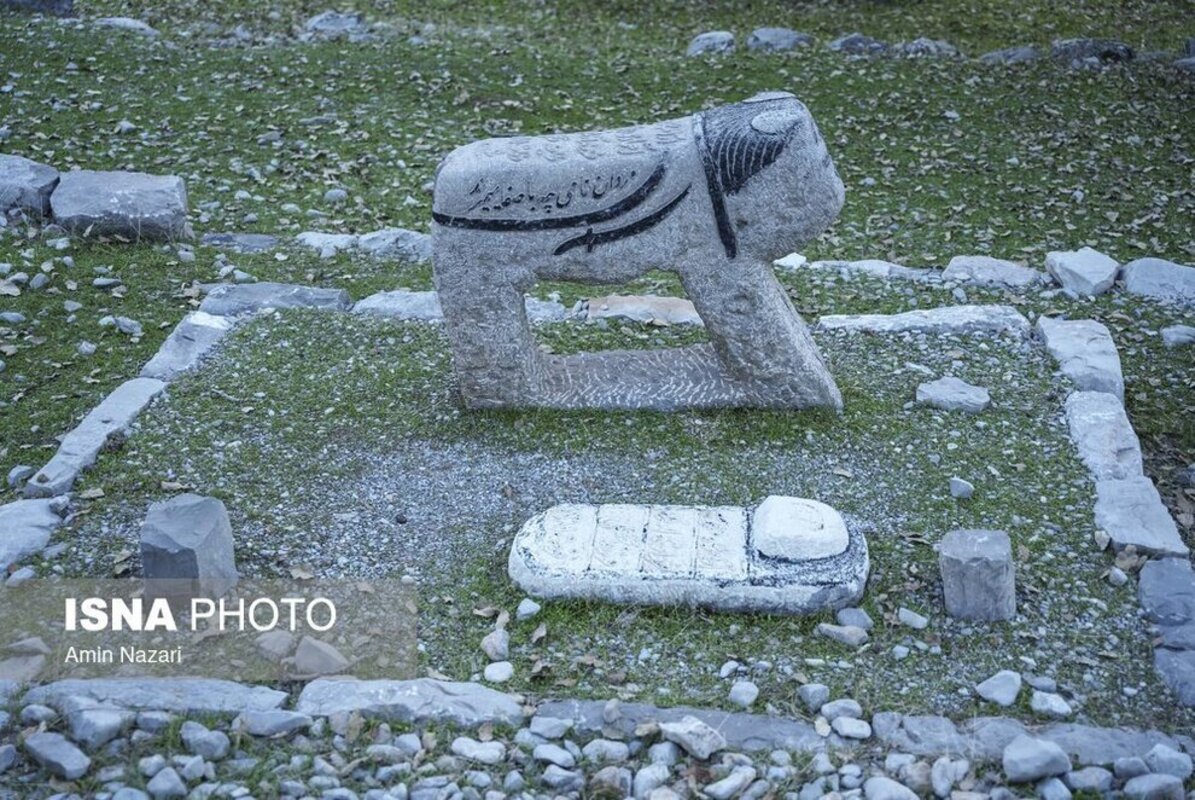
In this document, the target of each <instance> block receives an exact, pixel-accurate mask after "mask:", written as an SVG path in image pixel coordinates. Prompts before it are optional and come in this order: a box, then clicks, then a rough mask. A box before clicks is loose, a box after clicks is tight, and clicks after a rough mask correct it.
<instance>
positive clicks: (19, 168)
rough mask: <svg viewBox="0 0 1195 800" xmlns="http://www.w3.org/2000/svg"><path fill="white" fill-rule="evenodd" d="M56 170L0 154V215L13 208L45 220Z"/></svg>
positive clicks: (56, 182)
mask: <svg viewBox="0 0 1195 800" xmlns="http://www.w3.org/2000/svg"><path fill="white" fill-rule="evenodd" d="M57 185H58V170H56V169H54V168H53V167H51V166H48V165H46V164H39V163H38V162H36V161H30V160H29V159H27V158H23V157H21V156H9V155H4V154H0V214H4V213H6V212H8V211H9V210H10V209H13V208H20V209H23V210H25V211H29V212H31V213H34V214H37V215H38V216H43V217H44V216H49V214H50V194H51V193H52V192H53V191H54V187H56V186H57Z"/></svg>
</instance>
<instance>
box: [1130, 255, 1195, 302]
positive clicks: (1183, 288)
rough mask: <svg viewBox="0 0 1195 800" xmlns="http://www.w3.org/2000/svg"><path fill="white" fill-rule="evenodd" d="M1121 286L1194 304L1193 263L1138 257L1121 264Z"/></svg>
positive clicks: (1173, 300)
mask: <svg viewBox="0 0 1195 800" xmlns="http://www.w3.org/2000/svg"><path fill="white" fill-rule="evenodd" d="M1123 278H1124V288H1125V291H1127V292H1129V293H1131V294H1139V295H1143V296H1145V297H1152V298H1154V299H1155V300H1167V301H1170V302H1175V303H1179V304H1182V305H1188V306H1189V305H1195V267H1185V266H1183V265H1182V264H1175V263H1174V262H1173V261H1166V260H1165V259H1162V258H1139V259H1137V260H1136V261H1130V262H1129V263H1127V264H1125V265H1124V272H1123Z"/></svg>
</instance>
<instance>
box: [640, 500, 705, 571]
mask: <svg viewBox="0 0 1195 800" xmlns="http://www.w3.org/2000/svg"><path fill="white" fill-rule="evenodd" d="M699 521H700V516H699V515H698V514H697V513H696V511H695V510H693V509H691V508H685V507H683V506H652V507H651V511H650V514H649V517H648V521H647V535H646V537H645V538H644V540H643V552H642V556H641V560H640V562H639V569H640V570H641V571H643V572H647V573H650V574H652V575H658V576H660V577H675V576H690V575H692V574H693V567H694V564H695V562H696V558H697V542H696V539H695V538H694V535H693V531H694V530H695V528H696V527H697V523H698V522H699Z"/></svg>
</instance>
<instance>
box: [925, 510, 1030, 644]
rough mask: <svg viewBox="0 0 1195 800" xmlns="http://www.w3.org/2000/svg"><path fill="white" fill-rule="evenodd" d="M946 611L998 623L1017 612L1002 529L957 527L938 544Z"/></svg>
mask: <svg viewBox="0 0 1195 800" xmlns="http://www.w3.org/2000/svg"><path fill="white" fill-rule="evenodd" d="M938 565H939V567H940V569H941V571H942V591H943V594H944V595H945V597H946V613H947V614H949V615H950V616H952V617H954V618H955V619H967V620H976V621H981V622H998V621H1001V620H1009V619H1012V618H1013V617H1014V616H1016V613H1017V592H1016V574H1015V571H1014V569H1013V563H1012V544H1011V542H1010V541H1009V539H1008V534H1007V533H1005V532H1004V531H983V530H957V531H951V532H950V533H948V534H946V536H945V537H944V538H943V539H942V542H941V544H939V545H938Z"/></svg>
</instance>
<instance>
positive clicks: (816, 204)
mask: <svg viewBox="0 0 1195 800" xmlns="http://www.w3.org/2000/svg"><path fill="white" fill-rule="evenodd" d="M842 199H843V188H842V183H841V181H839V179H838V175H837V172H836V171H835V170H834V165H833V162H832V160H831V159H830V157H829V155H828V154H827V152H826V149H825V143H824V141H823V140H822V138H821V135H820V133H819V132H818V130H817V126H816V124H815V123H814V122H813V118H812V117H811V116H810V115H809V112H808V110H807V109H806V108H805V106H804V105H803V104H802V103H801V102H800V101H799V100H797V99H796V98H795V97H793V96H792V95H789V94H781V93H776V94H768V95H760V96H757V97H755V98H752V99H750V100H748V101H745V102H742V103H736V104H734V105H729V106H722V107H719V108H714V109H711V110H709V111H703V112H700V113H698V114H694V115H693V116H691V117H685V118H682V119H677V120H669V121H666V122H660V123H655V124H652V125H643V126H637V127H630V128H620V129H617V130H612V131H602V132H595V133H581V134H566V135H560V134H556V135H551V136H544V137H511V138H505V139H491V140H485V141H482V142H475V143H474V144H471V145H466V146H465V147H462V148H460V149H458V150H456V151H454V152H453V153H452V154H450V155H449V156H448V158H446V159H445V161H444V163H443V164H442V165H441V167H440V170H439V171H438V173H437V178H436V189H435V199H434V203H433V220H434V223H435V224H434V226H433V237H434V239H435V244H434V250H435V260H434V266H435V273H436V284H437V288H438V289H439V291H440V299H441V304H442V305H443V307H444V313H445V322H446V327H447V330H448V333H449V337H450V339H451V340H452V343H453V348H454V354H455V364H456V365H457V374H458V377H459V378H460V380H461V390H462V394H463V395H464V397H465V400H466V402H467V403H469V404H470V405H474V406H503V405H547V406H557V407H578V406H599V407H636V408H638V407H651V408H680V407H703V406H718V405H758V406H768V407H804V406H811V405H828V406H831V407H835V408H837V407H839V406H840V405H841V402H842V401H841V396H840V395H839V394H838V389H837V387H836V386H835V385H834V381H833V379H832V378H831V377H830V375H829V373H828V372H827V371H826V369H825V366H824V365H823V364H822V363H821V359H820V356H819V355H818V353H817V350H816V347H815V346H814V345H813V342H812V339H810V337H809V334H808V332H807V331H806V329H805V327H804V324H803V323H802V322H801V320H800V318H799V317H798V316H797V315H796V312H795V311H794V310H793V307H792V304H791V303H790V302H789V301H788V299H787V297H786V296H785V295H784V293H783V291H782V290H781V289H780V286H779V284H777V283H776V280H775V277H774V276H773V275H772V273H771V271H770V267H769V266H768V265H769V263H770V261H771V260H772V259H774V258H777V257H779V256H780V255H783V254H784V253H787V252H789V251H790V250H791V249H792V248H794V247H796V246H798V245H799V244H801V243H803V242H804V241H807V240H808V239H809V238H810V237H812V236H813V235H816V234H817V233H818V232H820V231H821V230H822V229H823V228H824V227H825V226H826V225H828V224H829V222H830V221H831V220H833V218H834V217H835V216H836V215H837V213H838V210H839V209H840V208H841V206H842ZM654 268H664V269H672V270H674V271H676V272H677V273H678V275H679V276H680V278H681V281H682V283H683V284H684V287H685V290H686V292H687V293H688V294H689V296H690V297H691V299H692V300H693V302H694V304H695V305H696V306H697V309H698V312H699V313H700V315H701V316H702V319H703V320H704V321H705V323H706V327H707V330H708V331H709V334H710V338H711V340H712V343H713V347H712V350H711V349H709V348H708V347H702V348H698V349H696V350H689V351H684V352H677V353H675V354H673V355H669V352H668V351H664V352H663V353H662V357H660V358H646V356H645V354H639V355H637V356H635V355H622V354H617V353H613V354H611V353H599V354H587V355H583V356H574V357H569V358H567V359H564V358H559V357H554V356H546V355H544V354H542V353H541V352H540V351H539V349H538V348H537V347H535V345H534V342H533V341H532V339H531V336H530V332H529V330H528V329H527V323H526V319H525V317H524V316H523V311H522V302H521V293H522V291H525V290H526V288H529V285H530V283H531V282H534V279H536V278H550V279H563V280H577V281H582V282H595V283H611V282H618V281H623V280H629V279H632V278H634V277H637V276H638V275H641V274H643V273H644V272H646V271H648V270H649V269H654ZM503 276H507V278H505V280H507V281H508V283H504V277H503ZM479 287H488V288H486V289H484V290H483V289H481V288H479ZM479 291H487V292H493V291H498V292H500V293H501V295H502V297H503V300H502V305H501V311H494V307H493V303H492V300H490V299H487V298H482V297H480V296H477V293H478V292H479ZM485 309H489V312H488V313H489V316H488V317H486V318H484V319H483V318H482V317H481V316H480V314H481V313H482V312H483V310H485ZM711 358H713V360H714V363H712V364H711V363H709V361H710V359H711ZM595 382H596V383H595Z"/></svg>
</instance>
